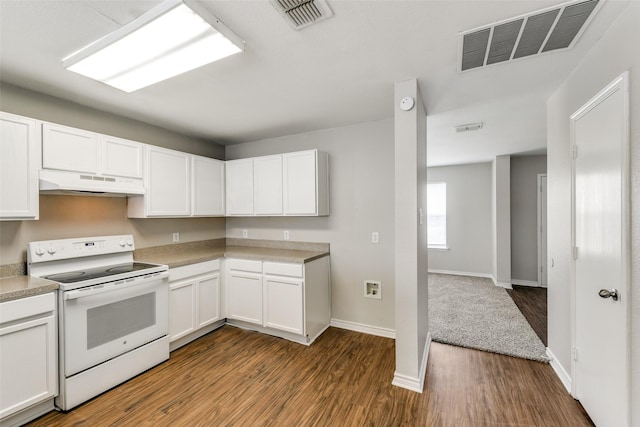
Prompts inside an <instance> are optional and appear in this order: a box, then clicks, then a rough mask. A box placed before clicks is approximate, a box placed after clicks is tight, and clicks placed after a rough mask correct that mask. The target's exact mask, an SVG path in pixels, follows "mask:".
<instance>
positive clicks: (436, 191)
mask: <svg viewBox="0 0 640 427" xmlns="http://www.w3.org/2000/svg"><path fill="white" fill-rule="evenodd" d="M427 246H428V247H429V248H435V249H446V248H447V183H446V182H430V183H427Z"/></svg>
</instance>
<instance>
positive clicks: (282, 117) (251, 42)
mask: <svg viewBox="0 0 640 427" xmlns="http://www.w3.org/2000/svg"><path fill="white" fill-rule="evenodd" d="M328 2H329V5H330V7H331V8H332V10H333V12H334V16H333V17H331V18H329V19H327V20H324V21H322V22H319V23H317V24H315V25H312V26H309V27H307V28H304V29H302V30H299V31H295V30H293V29H292V28H291V27H290V26H289V25H288V24H287V22H286V21H285V20H284V18H283V17H282V16H280V15H279V14H278V13H277V12H276V10H275V9H274V7H273V6H272V5H271V4H270V2H269V1H267V0H260V1H249V0H226V1H210V0H203V1H202V3H203V4H204V5H205V7H207V8H208V9H209V10H210V11H211V12H212V13H213V14H214V15H216V16H217V17H218V18H219V19H220V20H222V21H223V22H224V23H225V24H226V25H227V26H228V27H230V28H231V29H232V30H233V31H234V32H235V33H237V34H238V35H239V36H240V37H241V38H243V39H244V40H245V41H246V50H245V52H244V53H241V54H237V55H234V56H231V57H229V58H226V59H223V60H221V61H218V62H214V63H212V64H209V65H206V66H204V67H201V68H199V69H196V70H193V71H191V72H189V73H186V74H183V75H181V76H178V77H175V78H173V79H170V80H166V81H164V82H160V83H157V84H155V85H153V86H149V87H147V88H144V89H141V90H139V91H137V92H134V93H130V94H127V93H124V92H120V91H119V90H117V89H113V88H111V87H109V86H106V85H104V84H101V83H98V82H95V81H92V80H90V79H87V78H85V77H82V76H80V75H77V74H75V73H72V72H69V71H66V70H65V69H63V68H62V64H61V62H62V58H64V57H66V56H68V55H69V54H71V53H73V52H75V51H76V50H78V49H80V48H82V47H84V46H85V45H87V44H89V43H91V42H93V41H95V40H97V39H99V38H100V37H102V36H104V35H106V34H107V33H109V32H111V31H114V30H115V29H117V28H119V27H120V26H122V25H123V24H125V23H127V22H129V21H130V20H132V19H133V18H135V17H137V16H139V15H140V14H142V13H144V12H145V11H147V10H148V9H150V8H152V7H153V6H154V5H156V4H158V3H159V1H157V0H151V1H140V0H124V1H107V0H84V1H83V0H71V1H67V0H42V1H39V0H29V1H24V0H19V1H16V0H0V78H1V79H2V80H3V81H5V82H8V83H10V84H14V85H17V86H21V87H25V88H29V89H32V90H35V91H38V92H42V93H45V94H48V95H52V96H56V97H59V98H63V99H67V100H70V101H73V102H77V103H79V104H83V105H86V106H89V107H92V108H96V109H99V110H103V111H107V112H111V113H115V114H119V115H122V116H126V117H129V118H133V119H136V120H140V121H143V122H147V123H150V124H154V125H158V126H161V127H164V128H167V129H171V130H174V131H178V132H181V133H184V134H187V135H190V136H194V137H199V138H204V139H207V140H211V141H214V142H217V143H220V144H224V145H227V144H235V143H241V142H247V141H256V140H260V139H265V138H271V137H277V136H282V135H291V134H296V133H300V132H308V131H314V130H319V129H327V128H334V127H339V126H344V125H350V124H355V123H361V122H366V121H374V120H381V119H386V118H392V117H393V112H394V108H393V90H394V83H395V82H398V81H402V80H406V79H411V78H417V79H418V82H419V86H420V90H421V93H422V95H423V98H424V103H425V107H426V109H427V112H428V120H427V121H428V124H427V127H428V131H427V135H428V136H427V138H428V162H429V164H430V165H444V164H459V163H471V162H480V161H488V160H491V159H492V158H493V157H495V156H496V155H502V154H535V153H544V152H545V150H546V148H545V147H546V100H547V99H548V98H549V96H550V95H551V94H552V93H553V92H554V90H555V89H556V88H557V87H558V86H559V85H560V84H561V83H562V82H563V81H564V80H565V79H566V78H567V76H568V75H569V73H570V72H571V70H573V69H574V68H575V67H576V65H577V64H578V63H579V62H580V60H581V58H583V57H584V55H585V54H586V52H587V51H588V50H589V49H590V47H591V46H593V44H594V43H595V42H596V41H597V40H598V39H599V38H600V37H601V36H602V34H603V33H604V31H606V29H607V28H608V27H609V26H610V25H611V23H612V22H613V21H614V20H615V18H616V17H617V16H618V15H619V14H620V13H621V12H622V11H623V10H624V8H625V7H626V6H627V4H628V1H617V0H607V1H605V2H604V4H603V5H602V7H601V8H600V11H599V12H598V13H597V15H596V16H595V18H594V19H593V21H592V22H591V23H590V24H589V26H588V27H587V29H586V31H585V33H584V34H583V35H582V37H581V38H580V39H579V40H578V43H576V45H575V47H574V48H572V49H569V50H566V51H560V52H551V53H547V54H544V55H538V56H535V57H530V58H524V59H521V60H517V61H513V62H510V63H504V64H497V65H492V66H487V67H482V68H480V69H477V70H471V71H467V72H464V73H459V72H458V71H457V63H456V61H457V51H458V33H459V32H461V31H465V30H469V29H473V28H475V27H479V26H484V25H488V24H491V23H494V22H496V21H500V20H503V19H508V18H512V17H515V16H517V15H520V14H524V13H529V12H533V11H536V10H539V9H542V8H545V7H549V6H552V5H556V4H560V3H562V1H541V0H528V1H527V0H522V1H520V0H517V1H513V0H511V1H510V0H501V1H485V0H472V1H457V0H447V1H430V0H424V1H417V0H416V1H409V0H389V1H381V0H366V1H365V0H360V1H355V0H329V1H328ZM473 122H484V127H483V128H482V129H481V130H479V131H475V132H467V133H460V134H456V133H455V132H454V131H453V126H454V125H459V124H465V123H473Z"/></svg>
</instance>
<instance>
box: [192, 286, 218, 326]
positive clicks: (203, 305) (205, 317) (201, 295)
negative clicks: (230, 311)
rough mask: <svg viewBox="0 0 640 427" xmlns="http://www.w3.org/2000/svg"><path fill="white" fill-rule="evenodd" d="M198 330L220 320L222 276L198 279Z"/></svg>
mask: <svg viewBox="0 0 640 427" xmlns="http://www.w3.org/2000/svg"><path fill="white" fill-rule="evenodd" d="M197 300H198V328H201V327H203V326H206V325H208V324H210V323H213V322H215V321H217V320H220V274H213V275H211V276H207V277H202V278H200V279H198V297H197Z"/></svg>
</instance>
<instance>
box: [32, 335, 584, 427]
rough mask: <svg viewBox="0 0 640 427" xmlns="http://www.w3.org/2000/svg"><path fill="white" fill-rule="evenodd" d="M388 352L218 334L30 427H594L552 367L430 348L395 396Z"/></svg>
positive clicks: (325, 338)
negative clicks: (418, 371) (417, 382)
mask: <svg viewBox="0 0 640 427" xmlns="http://www.w3.org/2000/svg"><path fill="white" fill-rule="evenodd" d="M394 369H395V350H394V341H393V340H392V339H388V338H381V337H376V336H372V335H366V334H361V333H356V332H351V331H346V330H342V329H337V328H329V329H328V330H327V331H326V332H325V333H324V334H323V335H322V336H321V337H320V338H319V339H318V340H317V341H316V342H315V343H314V344H313V345H312V346H310V347H305V346H302V345H300V344H295V343H291V342H288V341H286V340H282V339H278V338H274V337H270V336H267V335H262V334H259V333H256V332H249V331H245V330H242V329H237V328H233V327H230V326H225V327H223V328H221V329H219V330H218V331H215V332H212V333H210V334H208V335H206V336H204V337H202V338H201V339H199V340H197V341H195V342H193V343H191V344H189V345H187V346H185V347H182V348H181V349H179V350H177V351H175V352H173V353H172V354H171V359H170V360H169V361H167V362H165V363H163V364H161V365H159V366H157V367H155V368H153V369H151V370H149V371H147V372H145V373H143V374H142V375H140V376H138V377H136V378H134V379H132V380H130V381H128V382H127V383H125V384H123V385H121V386H119V387H117V388H115V389H113V390H110V391H108V392H106V393H104V394H102V395H101V396H98V397H97V398H95V399H93V400H91V401H89V402H87V403H85V404H83V405H81V406H79V407H77V408H75V409H74V410H72V411H69V412H68V413H66V414H64V413H57V412H51V413H49V414H47V415H45V416H43V417H41V418H39V419H38V420H35V421H34V422H32V423H31V424H30V425H32V426H340V427H342V426H563V427H566V426H589V425H591V424H590V422H589V420H588V419H587V418H586V416H585V415H584V413H583V412H582V410H581V407H580V405H579V404H578V403H577V402H576V401H574V400H573V399H572V398H571V397H570V395H569V394H568V393H567V392H566V390H565V389H564V388H563V386H562V385H561V383H560V381H559V379H558V378H557V377H556V375H555V373H554V372H553V371H552V368H551V367H550V366H549V365H548V364H545V363H538V362H532V361H528V360H524V359H518V358H514V357H509V356H503V355H498V354H493V353H487V352H483V351H476V350H470V349H465V348H459V347H453V346H449V345H444V344H438V343H433V344H432V345H431V351H430V354H429V361H428V368H427V377H426V380H425V389H424V392H423V393H422V394H419V393H414V392H411V391H408V390H404V389H402V388H399V387H395V386H392V385H391V380H392V378H393V373H394Z"/></svg>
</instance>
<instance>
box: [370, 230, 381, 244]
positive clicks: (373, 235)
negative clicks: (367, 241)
mask: <svg viewBox="0 0 640 427" xmlns="http://www.w3.org/2000/svg"><path fill="white" fill-rule="evenodd" d="M371 243H380V233H378V232H377V231H373V232H371Z"/></svg>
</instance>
